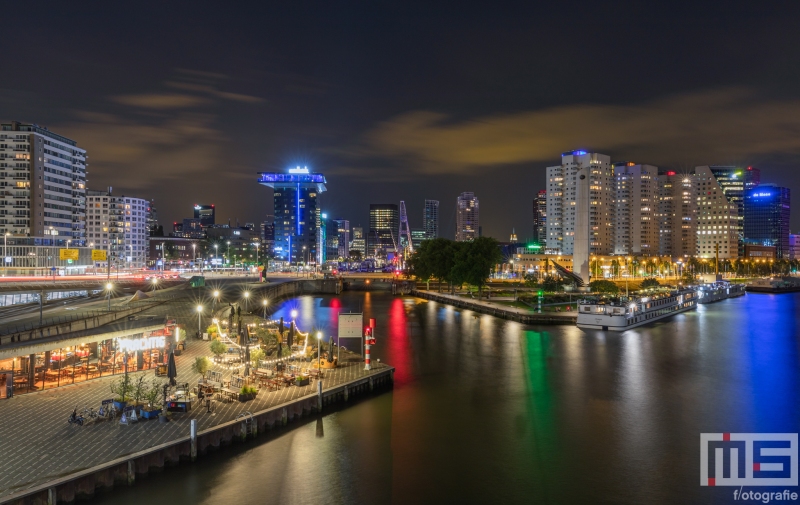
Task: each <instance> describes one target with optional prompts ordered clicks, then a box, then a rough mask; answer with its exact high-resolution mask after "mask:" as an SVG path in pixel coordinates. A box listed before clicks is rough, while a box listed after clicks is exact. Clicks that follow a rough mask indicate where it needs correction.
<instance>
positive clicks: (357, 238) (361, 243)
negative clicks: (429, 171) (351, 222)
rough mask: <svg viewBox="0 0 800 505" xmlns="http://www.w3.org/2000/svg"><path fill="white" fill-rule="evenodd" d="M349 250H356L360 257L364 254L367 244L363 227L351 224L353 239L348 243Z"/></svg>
mask: <svg viewBox="0 0 800 505" xmlns="http://www.w3.org/2000/svg"><path fill="white" fill-rule="evenodd" d="M350 250H351V251H358V252H360V253H361V257H362V258H363V257H365V256H366V251H367V244H366V241H365V240H364V228H362V227H361V226H353V241H352V242H351V243H350Z"/></svg>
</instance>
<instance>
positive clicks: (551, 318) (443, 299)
mask: <svg viewBox="0 0 800 505" xmlns="http://www.w3.org/2000/svg"><path fill="white" fill-rule="evenodd" d="M411 295H412V296H417V297H419V298H424V299H426V300H431V301H435V302H439V303H446V304H448V305H452V306H454V307H458V308H460V309H467V310H473V311H475V312H479V313H481V314H489V315H491V316H495V317H499V318H501V319H510V320H513V321H518V322H521V323H524V324H575V321H576V320H577V318H578V311H577V310H570V311H566V310H565V311H563V312H545V313H541V314H539V313H537V312H536V309H533V308H529V309H523V308H520V307H513V306H511V305H507V304H503V303H497V302H491V301H489V300H491V298H490V299H489V300H486V299H482V300H478V299H477V298H465V297H463V296H458V295H450V294H447V293H437V292H436V291H432V290H431V291H429V290H422V289H416V290H414V291H412V293H411ZM574 306H575V308H576V309H577V301H576V302H575V305H574Z"/></svg>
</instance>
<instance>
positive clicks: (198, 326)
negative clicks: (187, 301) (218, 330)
mask: <svg viewBox="0 0 800 505" xmlns="http://www.w3.org/2000/svg"><path fill="white" fill-rule="evenodd" d="M202 316H203V306H202V305H198V306H197V336H198V337H199V336H200V318H201V317H202Z"/></svg>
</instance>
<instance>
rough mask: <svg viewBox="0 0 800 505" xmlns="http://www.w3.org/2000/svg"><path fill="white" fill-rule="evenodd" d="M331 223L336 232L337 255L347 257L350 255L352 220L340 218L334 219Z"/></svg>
mask: <svg viewBox="0 0 800 505" xmlns="http://www.w3.org/2000/svg"><path fill="white" fill-rule="evenodd" d="M331 223H333V226H334V228H335V234H336V241H337V243H336V257H337V258H342V259H347V258H349V257H350V221H348V220H347V219H341V218H339V219H333V220H332V221H331ZM331 231H333V230H331Z"/></svg>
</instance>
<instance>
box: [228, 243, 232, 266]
mask: <svg viewBox="0 0 800 505" xmlns="http://www.w3.org/2000/svg"><path fill="white" fill-rule="evenodd" d="M230 260H231V241H230V240H228V261H230Z"/></svg>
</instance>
